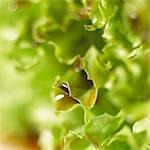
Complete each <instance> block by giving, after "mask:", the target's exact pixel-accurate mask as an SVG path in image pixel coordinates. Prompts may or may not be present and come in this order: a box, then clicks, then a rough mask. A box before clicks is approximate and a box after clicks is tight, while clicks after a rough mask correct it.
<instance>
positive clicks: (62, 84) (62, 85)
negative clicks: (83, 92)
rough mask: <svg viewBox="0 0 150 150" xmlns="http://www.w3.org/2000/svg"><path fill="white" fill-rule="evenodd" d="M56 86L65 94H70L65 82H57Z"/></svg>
mask: <svg viewBox="0 0 150 150" xmlns="http://www.w3.org/2000/svg"><path fill="white" fill-rule="evenodd" d="M56 87H58V88H60V89H61V90H63V91H64V92H65V93H66V94H67V95H70V91H69V87H68V85H67V84H66V83H64V82H62V83H57V84H56Z"/></svg>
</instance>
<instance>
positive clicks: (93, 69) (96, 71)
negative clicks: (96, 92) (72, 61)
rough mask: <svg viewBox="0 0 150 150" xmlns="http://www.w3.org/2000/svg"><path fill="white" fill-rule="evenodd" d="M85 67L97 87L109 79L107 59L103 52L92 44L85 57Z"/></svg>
mask: <svg viewBox="0 0 150 150" xmlns="http://www.w3.org/2000/svg"><path fill="white" fill-rule="evenodd" d="M83 61H84V64H83V68H84V69H85V70H86V72H87V74H88V76H89V78H90V79H92V80H93V82H94V83H95V85H96V87H97V88H99V87H101V86H103V85H104V84H105V82H106V81H107V80H108V76H109V72H108V71H107V69H106V66H105V65H106V61H105V58H104V55H103V53H99V52H98V50H97V49H96V48H95V47H94V46H92V47H91V48H90V49H89V50H88V51H87V53H86V54H85V56H84V58H83Z"/></svg>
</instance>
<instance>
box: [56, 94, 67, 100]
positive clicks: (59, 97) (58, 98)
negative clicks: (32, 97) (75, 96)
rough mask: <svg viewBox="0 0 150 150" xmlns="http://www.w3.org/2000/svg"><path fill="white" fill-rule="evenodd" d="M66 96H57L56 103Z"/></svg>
mask: <svg viewBox="0 0 150 150" xmlns="http://www.w3.org/2000/svg"><path fill="white" fill-rule="evenodd" d="M64 96H65V95H63V94H59V95H56V96H55V100H56V101H58V100H61V99H62V98H64Z"/></svg>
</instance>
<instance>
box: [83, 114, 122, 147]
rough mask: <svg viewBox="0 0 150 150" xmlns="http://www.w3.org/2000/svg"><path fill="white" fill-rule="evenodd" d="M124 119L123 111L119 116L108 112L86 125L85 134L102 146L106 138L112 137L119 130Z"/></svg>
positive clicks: (98, 145)
mask: <svg viewBox="0 0 150 150" xmlns="http://www.w3.org/2000/svg"><path fill="white" fill-rule="evenodd" d="M123 120H124V119H123V116H122V114H121V113H120V114H118V115H117V116H112V115H109V114H107V113H105V114H103V115H100V116H97V117H95V118H93V119H92V121H91V122H90V123H89V124H87V125H86V126H85V135H86V136H87V138H88V139H89V140H90V141H91V142H93V143H94V144H95V145H96V146H97V147H99V148H100V147H101V144H102V143H103V142H104V141H105V140H108V139H109V138H111V137H112V136H113V135H114V134H115V133H116V132H117V131H118V130H119V128H120V127H121V125H122V123H123Z"/></svg>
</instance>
